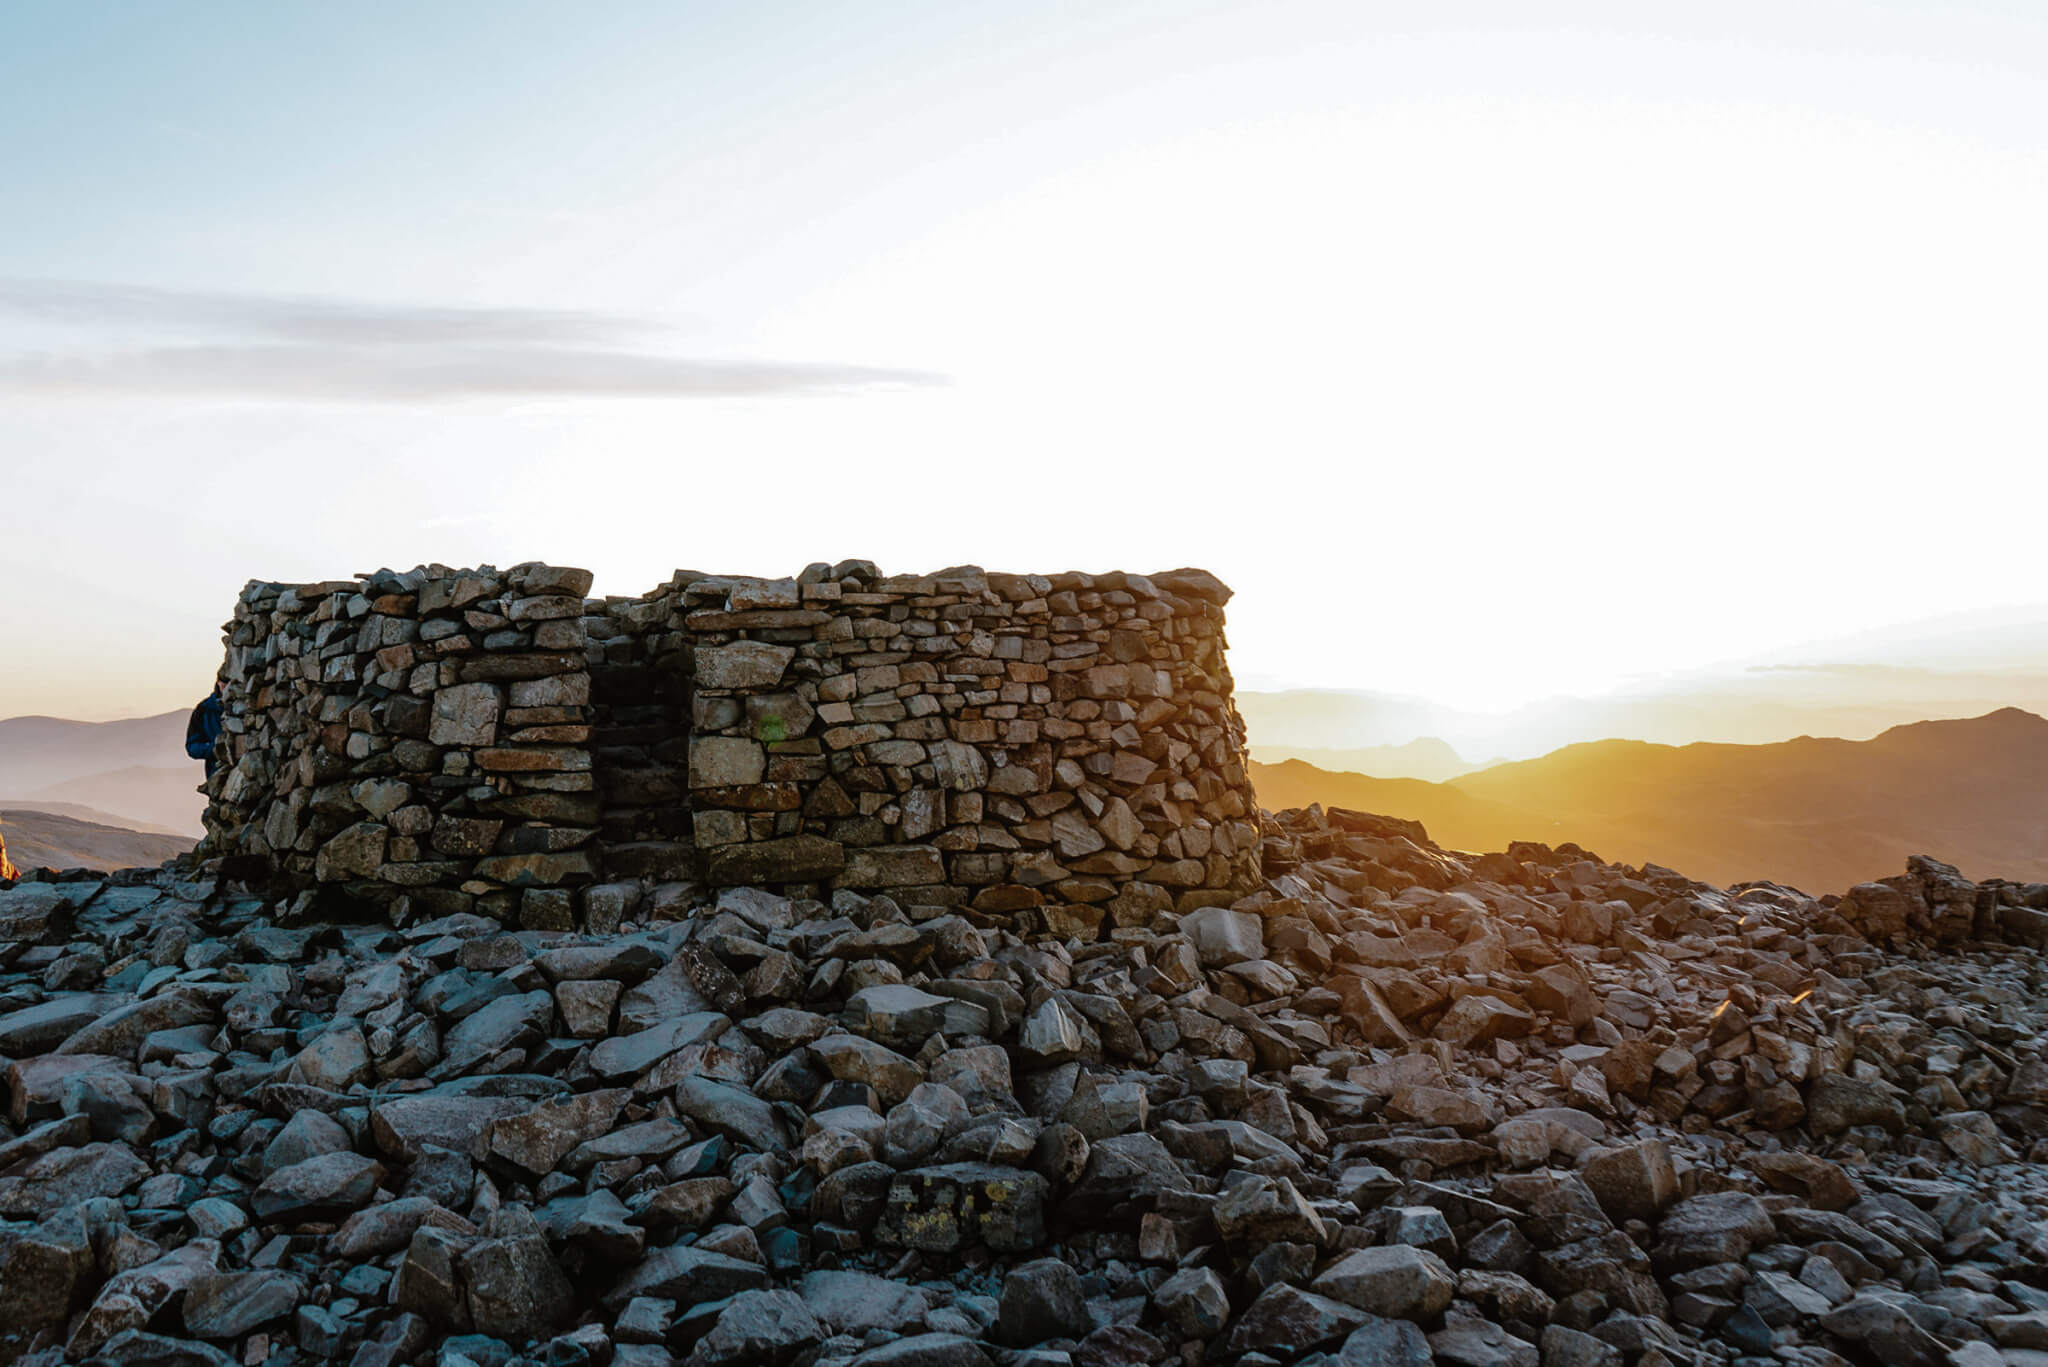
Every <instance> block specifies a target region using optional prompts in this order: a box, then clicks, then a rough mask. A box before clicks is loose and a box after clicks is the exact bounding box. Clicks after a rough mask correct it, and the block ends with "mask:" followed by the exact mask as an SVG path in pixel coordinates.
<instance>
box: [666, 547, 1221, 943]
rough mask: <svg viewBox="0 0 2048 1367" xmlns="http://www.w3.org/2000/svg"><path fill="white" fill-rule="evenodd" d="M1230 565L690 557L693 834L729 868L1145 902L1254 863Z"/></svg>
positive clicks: (1075, 917)
mask: <svg viewBox="0 0 2048 1367" xmlns="http://www.w3.org/2000/svg"><path fill="white" fill-rule="evenodd" d="M1228 597H1229V591H1228V590H1227V589H1226V588H1224V586H1223V585H1222V584H1221V583H1220V582H1219V581H1217V580H1216V579H1215V578H1214V577H1213V576H1210V575H1208V574H1206V573H1202V572H1200V571H1180V572H1176V573H1173V574H1169V575H1162V576H1156V577H1152V578H1146V577H1141V576H1138V575H1125V574H1108V575H1101V576H1090V575H1083V574H1063V575H1054V576H1041V575H1006V574H988V573H985V572H983V571H981V570H979V569H973V568H967V569H961V570H951V571H941V572H939V573H937V574H934V575H927V576H893V577H884V576H882V575H879V574H877V573H875V572H874V570H873V567H872V566H869V565H867V564H865V563H863V562H854V563H850V564H844V565H840V566H835V567H830V568H828V567H825V566H814V567H812V569H811V570H809V571H806V573H805V574H804V575H802V576H800V577H798V578H795V579H784V580H751V579H750V580H738V579H725V578H715V577H702V578H694V579H692V578H689V577H686V576H681V575H679V576H678V577H677V578H676V579H675V580H673V581H671V583H670V584H669V585H668V586H667V588H666V589H665V590H663V591H662V592H661V593H660V594H658V595H657V598H656V601H659V602H661V603H662V604H664V605H665V607H666V616H667V621H666V623H665V630H663V631H662V632H661V633H660V638H661V640H662V646H661V647H660V648H658V649H657V654H663V655H666V656H668V657H670V658H677V659H681V658H683V657H684V656H687V664H686V665H685V666H683V667H685V668H687V669H688V671H689V674H690V695H691V702H692V712H691V721H692V737H691V741H690V748H689V767H688V774H687V778H688V783H689V787H690V793H691V799H692V806H693V808H694V819H695V839H696V844H697V846H698V848H699V851H700V853H701V855H702V858H703V868H704V871H705V873H706V875H707V877H708V878H709V879H710V881H712V882H713V883H717V884H740V883H761V884H767V885H771V886H775V885H789V884H808V885H815V886H817V887H819V888H821V889H823V888H852V889H856V890H859V891H863V892H875V891H887V892H890V893H892V894H894V895H896V896H897V898H898V900H899V901H903V902H906V903H908V904H912V905H936V906H957V905H970V906H972V907H973V908H975V909H977V910H980V911H983V912H987V913H991V914H999V915H1005V916H1017V915H1019V914H1024V913H1029V914H1035V915H1038V916H1041V917H1044V918H1047V919H1048V920H1052V921H1056V922H1058V923H1059V925H1058V928H1061V929H1069V930H1071V929H1083V928H1099V927H1100V925H1101V924H1102V923H1103V921H1104V919H1105V917H1106V916H1107V917H1108V918H1110V919H1111V920H1113V921H1115V922H1117V923H1125V924H1142V923H1143V922H1144V921H1145V920H1147V919H1149V917H1150V916H1151V915H1152V913H1153V912H1155V911H1157V910H1160V909H1163V908H1165V907H1168V906H1172V905H1175V904H1177V903H1179V904H1199V903H1202V902H1205V901H1210V900H1216V901H1228V900H1231V898H1232V896H1233V895H1234V894H1235V893H1237V892H1239V891H1241V890H1243V889H1245V888H1249V887H1250V886H1252V885H1253V883H1254V881H1255V877H1256V867H1255V865H1256V857H1257V843H1258V827H1257V810H1256V806H1255V803H1254V801H1253V798H1252V795H1251V791H1250V787H1249V783H1248V780H1247V778H1246V774H1245V768H1244V735H1243V724H1242V722H1241V721H1240V720H1239V719H1238V718H1237V715H1236V712H1235V709H1234V708H1233V706H1232V704H1231V681H1230V674H1229V670H1228V668H1227V666H1226V664H1225V662H1224V654H1223V651H1224V637H1223V603H1224V602H1225V601H1226V600H1227V598H1228Z"/></svg>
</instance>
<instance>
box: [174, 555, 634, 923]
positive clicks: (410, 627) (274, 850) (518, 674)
mask: <svg viewBox="0 0 2048 1367" xmlns="http://www.w3.org/2000/svg"><path fill="white" fill-rule="evenodd" d="M589 588H590V575H589V573H588V572H587V571H584V570H575V569H556V568H552V567H549V566H545V565H520V566H516V567H514V568H513V569H511V570H508V571H505V572H502V573H500V572H498V571H496V570H493V569H491V568H489V567H488V566H487V567H485V568H482V569H477V570H449V569H445V568H443V567H440V566H434V567H429V568H422V569H416V570H413V571H410V572H408V573H405V574H395V573H392V572H390V571H381V572H379V573H377V574H374V575H370V576H367V577H365V578H362V579H354V580H341V581H335V582H329V583H321V584H295V585H284V584H263V583H252V584H250V585H249V586H248V587H247V588H246V589H245V590H244V591H243V593H242V596H241V598H240V600H239V601H238V602H237V603H236V605H235V616H234V620H233V621H232V622H230V623H229V624H228V627H227V642H228V649H227V659H226V663H225V666H224V669H225V677H226V684H225V688H224V690H223V699H224V702H225V715H224V717H223V722H222V727H223V734H222V737H221V742H220V747H221V748H220V751H219V752H218V756H217V757H218V759H219V764H218V767H217V769H216V771H215V773H214V776H213V777H212V778H211V779H210V780H209V781H208V784H207V794H208V798H209V803H208V810H207V815H206V826H207V837H206V841H205V843H204V845H202V847H201V852H202V854H210V855H237V856H257V857H261V858H263V859H265V860H267V861H268V863H269V865H270V867H271V870H272V872H273V873H274V875H275V877H276V878H278V879H279V880H281V881H283V882H284V883H285V884H286V885H287V886H289V887H294V888H298V889H301V890H308V891H310V890H311V889H314V888H318V887H333V888H339V889H342V890H344V891H346V892H347V893H348V894H350V895H351V896H354V897H356V898H358V899H364V900H368V901H372V902H392V901H395V900H396V899H398V898H401V897H404V898H408V899H411V901H412V902H413V903H416V904H417V907H418V910H420V911H422V912H424V913H427V914H434V915H440V914H448V913H452V912H455V911H465V910H475V911H480V912H483V913H485V914H488V915H492V916H495V917H497V918H498V919H500V920H505V921H513V920H517V921H519V922H521V923H523V924H527V925H532V926H544V927H551V928H567V927H568V926H570V925H571V924H572V923H573V920H574V913H573V905H574V903H573V894H574V890H575V889H576V888H578V887H580V886H582V885H585V884H588V883H590V882H592V881H593V880H594V879H595V877H596V875H597V873H598V868H599V865H598V857H597V852H596V850H595V848H594V841H595V838H596V836H597V833H598V831H597V826H598V801H597V796H596V791H595V790H596V784H595V778H594V775H593V774H592V766H591V752H590V748H589V738H590V719H589V706H590V670H589V662H588V637H587V635H586V634H585V629H584V624H583V613H584V602H585V599H584V595H585V594H586V593H587V592H588V591H589Z"/></svg>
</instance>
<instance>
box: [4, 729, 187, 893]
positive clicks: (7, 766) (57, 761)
mask: <svg viewBox="0 0 2048 1367" xmlns="http://www.w3.org/2000/svg"><path fill="white" fill-rule="evenodd" d="M186 715H187V714H186V713H184V712H165V713H163V714H161V715H159V716H154V717H136V718H131V719H128V720H124V721H107V722H83V721H66V720H64V719H62V718H59V717H10V718H8V719H6V720H4V721H0V805H5V806H9V807H13V808H16V809H19V810H26V809H35V810H37V811H45V812H56V813H60V814H61V813H69V814H71V815H73V816H80V815H83V816H84V817H85V819H87V820H90V821H94V822H99V823H101V824H104V825H110V826H120V827H126V828H128V829H130V830H135V831H142V832H153V833H167V834H176V835H186V836H190V837H192V838H194V839H197V838H198V837H199V836H200V835H201V834H203V833H204V828H203V827H202V826H201V825H200V820H199V818H200V814H201V813H203V812H204V811H205V810H206V799H205V798H204V797H203V796H202V795H201V794H200V793H199V792H198V791H197V789H198V787H199V780H200V768H199V766H198V765H197V764H195V763H193V762H192V761H191V760H189V759H187V758H186V757H185V719H186ZM78 809H91V810H90V811H89V812H81V811H80V810H78ZM9 848H10V849H12V848H13V839H12V837H10V838H9ZM16 862H19V860H18V859H17V861H16ZM150 862H155V861H150Z"/></svg>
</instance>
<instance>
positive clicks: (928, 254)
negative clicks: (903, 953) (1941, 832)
mask: <svg viewBox="0 0 2048 1367" xmlns="http://www.w3.org/2000/svg"><path fill="white" fill-rule="evenodd" d="M0 166H4V167H5V168H6V171H5V174H4V175H0V225H4V226H0V241H4V243H5V251H4V253H0V582H4V585H5V592H4V593H0V660H4V664H5V668H4V669H0V717H4V716H11V715H17V714H22V713H36V712H46V713H54V714H58V715H64V716H72V717H81V718H87V719H103V718H109V717H116V716H131V715H141V714H146V713H152V712H157V711H162V710H165V709H167V708H171V707H176V706H181V705H186V704H189V703H190V702H191V701H192V700H193V699H194V698H196V697H197V696H198V695H199V694H200V693H201V692H203V691H204V689H205V687H206V683H207V680H208V679H209V677H210V673H211V669H212V666H213V664H214V662H215V661H216V660H217V659H218V655H219V637H218V627H219V624H220V623H221V622H222V621H223V620H224V619H225V618H226V617H227V616H228V614H229V612H230V610H231V607H232V604H233V600H234V596H235V594H236V592H237V591H238V590H239V588H240V586H241V585H242V583H243V582H244V581H245V580H247V579H249V578H252V577H255V578H265V579H278V580H298V579H322V578H330V577H337V576H341V575H346V574H349V573H352V572H357V571H368V570H372V569H376V568H378V567H380V566H386V565H389V566H393V567H397V568H406V567H410V566H412V565H414V564H417V563H420V562H422V561H440V562H443V563H447V564H455V565H460V564H473V563H479V562H491V563H495V564H499V565H507V564H512V563H515V562H517V561H520V560H525V559H545V560H550V561H554V562H556V563H563V564H577V565H584V566H588V567H589V568H591V569H593V570H594V571H596V573H597V586H598V591H599V592H612V593H639V592H644V591H645V590H647V589H648V588H650V587H652V586H653V585H654V584H655V583H657V582H659V581H660V580H662V579H665V578H666V577H667V576H668V574H669V573H670V571H672V570H673V569H675V568H677V567H678V566H688V567H690V568H696V569H707V570H714V571H723V572H735V573H758V574H789V573H794V572H795V571H797V570H798V569H800V568H801V567H802V566H803V565H804V564H805V563H807V562H809V561H812V560H833V559H839V558H843V557H849V556H860V557H866V558H869V559H873V560H875V561H877V562H879V563H880V564H881V565H882V566H883V567H884V568H885V569H890V570H905V571H908V570H920V569H932V568H937V567H940V566H944V565H951V564H958V563H963V562H974V563H980V564H983V565H986V566H989V567H990V568H999V569H1013V570H1058V569H1066V568H1082V569H1110V568H1125V569H1132V570H1140V571H1144V570H1155V569H1164V568H1170V567H1174V566H1178V565H1183V564H1196V565H1202V566H1206V567H1208V568H1210V569H1212V570H1214V571H1215V572H1217V573H1218V574H1220V575H1221V576H1223V578H1224V579H1225V580H1227V581H1228V582H1230V583H1231V584H1232V585H1234V586H1235V587H1236V589H1237V590H1238V597H1237V599H1236V600H1235V601H1234V602H1233V604H1232V605H1231V641H1232V646H1233V650H1232V659H1233V663H1234V666H1235V668H1236V670H1237V673H1238V676H1239V680H1240V683H1241V684H1243V685H1246V686H1269V687H1270V686H1280V685H1293V686H1315V687H1334V688H1358V689H1368V690H1376V691H1381V692H1387V693H1397V694H1404V695H1412V696H1417V697H1423V698H1429V699H1433V700H1436V701H1437V702H1440V703H1443V704H1445V705H1449V706H1455V707H1463V708H1479V709H1508V708H1513V707H1516V706H1518V705H1522V704H1526V703H1528V702H1530V701H1531V700H1534V699H1538V698H1543V697H1548V696H1551V695H1556V694H1560V693H1582V694H1583V693H1599V692H1601V691H1602V690H1608V689H1612V688H1615V687H1618V686H1620V685H1622V684H1624V683H1628V682H1630V681H1636V682H1640V681H1641V680H1642V679H1643V678H1645V677H1654V676H1657V675H1660V674H1665V673H1677V672H1682V671H1686V670H1692V669H1696V668H1699V667H1701V666H1704V665H1707V664H1710V663H1712V662H1715V661H1725V660H1731V659H1738V658H1752V657H1761V656H1766V655H1769V654H1771V653H1772V652H1774V651H1775V652H1783V651H1787V650H1790V651H1793V652H1794V653H1795V655H1796V650H1797V647H1798V645H1799V643H1801V642H1806V641H1812V640H1816V639H1821V638H1839V637H1843V636H1847V635H1849V634H1852V633H1856V632H1864V631H1870V630H1873V629H1876V628H1881V627H1884V626H1886V625H1887V624H1891V623H1897V622H1902V621H1907V620H1911V619H1918V618H1925V617H1930V616H1934V615H1937V614H1942V613H1951V612H1955V611H1958V610H1965V609H1967V610H1971V611H1988V610H1993V609H1998V610H2011V611H2013V612H2017V613H2019V614H2020V615H2021V616H2022V617H2024V616H2025V615H2026V614H2027V612H2028V611H2029V610H2030V609H2031V607H2032V606H2037V605H2040V604H2042V603H2044V602H2048V575H2044V572H2043V568H2042V567H2043V564H2044V561H2043V553H2042V550H2041V544H2040V536H2039V534H2038V531H2037V529H2036V524H2037V522H2038V517H2039V509H2040V508H2041V507H2042V506H2043V505H2044V502H2048V460H2044V457H2048V450H2044V446H2048V443H2044V427H2048V423H2044V417H2043V414H2044V403H2043V399H2042V376H2043V375H2044V374H2048V323H2044V321H2043V320H2044V319H2048V253H2044V251H2043V247H2042V244H2043V243H2044V242H2048V8H2044V7H2042V6H2041V5H2039V4H2038V3H2020V2H2019V0H2015V2H2014V3H2003V4H2000V3H1980V4H1958V3H1939V4H1932V3H1930V4H1902V3H1872V2H1869V0H1865V2H1863V3H1846V2H1844V3H1827V2H1825V0H1815V2H1813V3H1798V2H1796V0H1768V3H1742V2H1740V0H1734V2H1731V0H1720V2H1718V3H1715V4H1712V5H1704V4H1658V3H1648V2H1646V0H1617V2H1616V3H1590V2H1588V0H1579V2H1578V3H1572V2H1570V0H1566V2H1564V3H1551V4H1545V5H1541V6H1536V5H1530V4H1528V3H1527V2H1526V0H1504V2H1503V3H1494V4H1487V3H1458V2H1457V0H1422V2H1421V3H1359V2H1358V0H1333V2H1332V3H1289V2H1288V0H1259V3H1247V4H1221V3H1209V4H1197V3H1149V4H1128V3H1114V2H1113V0H1091V2H1090V3H1087V4H1071V5H1047V4H1023V3H1017V4H995V3H971V2H964V0H952V2H951V3H947V4H944V5H937V4H928V5H900V4H887V3H862V4H822V3H815V4H793V3H760V4H753V5H745V6H719V7H713V6H708V5H695V4H683V3H673V2H668V3H631V0H618V2H616V3H609V4H604V5H561V4H555V3H508V2H507V0H489V2H488V3H483V2H481V0H480V2H479V3H434V2H433V0H427V2H426V3H403V4H399V3H390V4H380V3H357V4H349V5H333V6H311V5H282V6H281V5H274V4H268V3H262V4H259V3H247V4H226V3H214V4H208V3H203V2H198V0H195V2H194V3H186V4H180V5H175V6H173V5H161V4H154V3H112V2H110V3H103V4H93V5H80V4H76V3H72V2H71V0H19V2H18V3H14V4H10V5H8V6H6V7H5V8H4V9H0ZM1924 663H1928V664H1933V665H1937V666H1938V665H1939V664H1940V663H1941V662H1940V661H1938V660H1933V661H1926V662H1924Z"/></svg>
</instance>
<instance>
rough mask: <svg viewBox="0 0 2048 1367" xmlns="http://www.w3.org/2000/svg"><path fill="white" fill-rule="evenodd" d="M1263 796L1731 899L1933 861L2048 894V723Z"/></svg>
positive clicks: (1304, 783)
mask: <svg viewBox="0 0 2048 1367" xmlns="http://www.w3.org/2000/svg"><path fill="white" fill-rule="evenodd" d="M1253 785H1254V787H1255V788H1256V789H1257V790H1258V792H1259V795H1260V799H1261V802H1262V804H1263V805H1266V806H1268V807H1276V808H1277V807H1284V806H1299V805H1303V804H1305V803H1306V802H1310V801H1321V802H1323V803H1324V804H1325V805H1341V806H1347V807H1357V808H1362V809H1365V810H1373V811H1384V812H1387V813H1389V814H1392V815H1399V816H1409V817H1413V818H1414V819H1417V820H1420V821H1422V822H1423V824H1424V825H1425V826H1428V827H1429V829H1430V830H1431V832H1432V834H1433V835H1436V836H1437V838H1438V839H1441V840H1444V841H1446V842H1447V843H1450V844H1453V845H1457V846H1459V847H1461V848H1467V849H1475V848H1476V849H1488V848H1496V847H1498V846H1500V845H1501V844H1503V843H1505V842H1506V841H1508V840H1515V839H1534V840H1543V841H1555V840H1558V839H1570V840H1574V841H1577V842H1578V843H1580V844H1582V845H1585V846H1588V847H1590V848H1594V849H1597V850H1599V851H1600V852H1601V854H1602V855H1603V856H1605V857H1607V858H1620V859H1624V860H1627V861H1629V862H1638V863H1639V862H1643V861H1645V860H1648V861H1651V862H1655V863H1660V864H1666V865H1668V866H1671V867H1676V868H1686V869H1692V870H1697V871H1698V874H1699V876H1702V877H1708V878H1716V879H1719V880H1721V881H1724V882H1736V881H1741V880H1743V879H1750V878H1769V879H1773V880H1775V881H1780V882H1785V883H1789V884H1792V885H1794V886H1798V887H1802V888H1807V889H1809V890H1831V889H1832V890H1839V889H1842V888H1846V887H1848V886H1850V885H1851V884H1853V883H1857V882H1861V881H1864V880H1866V879H1870V878H1876V877H1879V876H1882V875H1884V874H1885V873H1887V872H1889V871H1890V870H1892V869H1895V868H1896V867H1898V865H1899V862H1900V861H1901V860H1902V859H1903V858H1905V857H1906V856H1907V855H1908V854H1912V853H1917V852H1923V851H1924V852H1927V853H1931V854H1933V855H1934V856H1935V857H1937V858H1940V859H1943V860H1945V861H1947V862H1950V863H1955V864H1957V865H1958V866H1959V867H1974V868H1977V869H1980V870H1982V869H1989V868H1999V869H2002V870H2006V871H2008V872H2009V873H2011V874H2012V875H2014V876H2022V877H2033V878H2048V718H2043V717H2041V716H2039V715H2037V714H2035V713H2032V712H2028V711H2026V710H2024V709H2022V708H2017V707H2005V708H1999V709H1996V710H1994V711H1992V712H1987V713H1985V714H1983V715H1982V716H1979V717H1971V718H1958V719H1947V718H1943V719H1935V720H1927V721H1918V722H1908V723H1902V724H1900V725H1898V726H1893V727H1890V728H1887V729H1886V730H1885V731H1883V732H1880V733H1879V734H1878V735H1876V736H1873V737H1871V738H1870V739H1869V740H1861V741H1857V740H1841V739H1835V738H1830V737H1810V736H1802V737H1797V738H1795V739H1792V740H1788V741H1775V742H1764V743H1750V744H1741V743H1732V742H1724V741H1696V742H1692V743H1690V744H1687V745H1665V744H1662V743H1659V742H1653V741H1639V740H1622V739H1613V740H1602V741H1583V742H1578V743H1576V744H1573V745H1569V746H1564V747H1561V748H1560V749H1558V750H1556V751H1553V752H1551V753H1550V754H1548V755H1543V756H1539V757H1537V758H1535V759H1527V760H1515V761H1511V762H1509V763H1506V764H1499V765H1494V766H1491V767H1489V768H1487V769H1483V770H1480V771H1478V772H1476V773H1472V774H1466V775H1463V776H1460V777H1458V778H1455V779H1451V780H1449V781H1447V782H1445V783H1427V782H1424V781H1421V780H1391V779H1379V778H1375V777H1373V776H1371V775H1358V774H1339V773H1332V772H1329V771H1325V770H1320V769H1317V768H1315V767H1314V766H1311V765H1307V764H1306V763H1305V762H1302V761H1291V762H1289V763H1288V764H1286V765H1278V766H1276V765H1259V764H1254V765H1253ZM1411 785H1412V786H1411Z"/></svg>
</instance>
